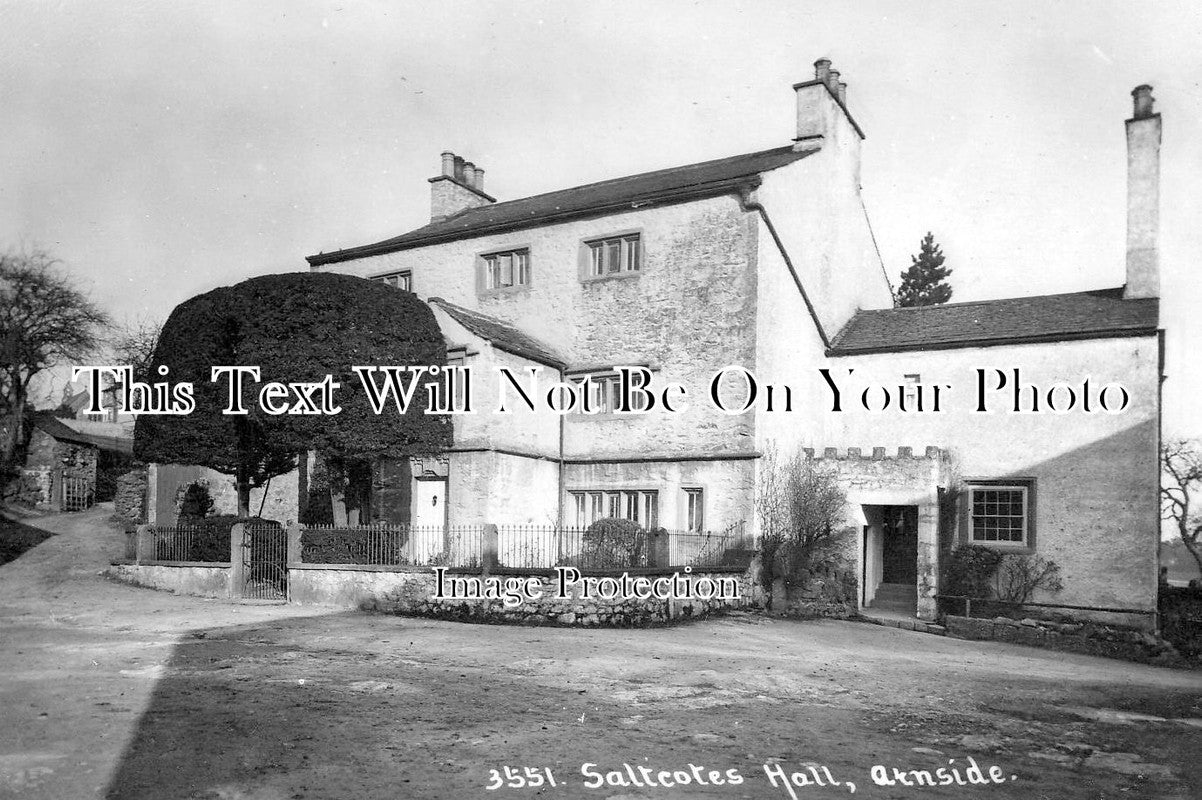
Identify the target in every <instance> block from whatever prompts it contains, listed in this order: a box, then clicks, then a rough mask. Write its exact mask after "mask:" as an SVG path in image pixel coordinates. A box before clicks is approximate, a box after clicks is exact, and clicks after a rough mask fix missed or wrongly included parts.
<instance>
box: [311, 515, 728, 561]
mask: <svg viewBox="0 0 1202 800" xmlns="http://www.w3.org/2000/svg"><path fill="white" fill-rule="evenodd" d="M492 527H493V526H485V525H458V526H433V527H429V526H414V525H391V524H389V525H367V526H334V525H310V526H305V527H304V528H303V529H302V531H301V561H302V562H304V563H306V564H375V565H383V566H448V567H462V568H476V567H480V566H483V565H484V564H485V563H488V564H489V565H490V566H497V567H506V568H511V569H550V568H552V567H556V566H572V567H576V568H578V569H584V570H611V569H632V568H664V567H685V566H693V567H699V566H703V567H717V566H731V567H746V566H747V564H748V563H749V561H750V558H751V551H750V550H749V549H748V545H747V543H746V540H745V538H744V533H745V530H744V528H745V526H744V525H743V524H742V523H738V524H736V525H732V526H730V527H729V528H727V529H725V530H723V531H710V532H700V531H670V530H665V529H663V528H658V529H655V530H651V531H646V530H643V529H641V528H633V529H627V528H622V527H610V528H605V527H604V526H596V525H594V526H590V527H588V528H574V527H560V526H555V525H500V526H496V528H495V537H496V538H495V541H494V540H492V538H491V537H492V536H493V533H492V530H491V529H492Z"/></svg>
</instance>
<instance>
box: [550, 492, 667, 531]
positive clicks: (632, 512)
mask: <svg viewBox="0 0 1202 800" xmlns="http://www.w3.org/2000/svg"><path fill="white" fill-rule="evenodd" d="M568 494H569V495H570V496H571V497H572V504H573V508H574V511H575V519H576V526H577V527H579V528H587V527H588V526H589V525H592V524H593V523H594V522H596V521H597V520H599V519H602V518H604V517H613V518H615V519H628V520H630V521H631V522H637V523H638V524H639V525H641V526H642V527H644V528H654V527H656V526H657V525H659V492H657V491H655V490H654V489H618V490H614V489H607V490H604V491H575V492H568Z"/></svg>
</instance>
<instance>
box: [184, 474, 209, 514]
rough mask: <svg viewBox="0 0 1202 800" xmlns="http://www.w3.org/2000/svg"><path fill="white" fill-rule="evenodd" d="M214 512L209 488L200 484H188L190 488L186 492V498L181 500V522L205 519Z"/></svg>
mask: <svg viewBox="0 0 1202 800" xmlns="http://www.w3.org/2000/svg"><path fill="white" fill-rule="evenodd" d="M212 510H213V497H212V495H210V494H209V487H208V486H205V485H204V484H203V483H199V482H198V483H190V484H188V488H187V489H185V490H184V496H183V498H182V499H181V500H180V506H179V519H180V520H181V521H183V520H199V519H204V518H206V517H208V516H209V512H211V511H212Z"/></svg>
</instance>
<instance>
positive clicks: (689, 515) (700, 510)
mask: <svg viewBox="0 0 1202 800" xmlns="http://www.w3.org/2000/svg"><path fill="white" fill-rule="evenodd" d="M684 502H685V524H686V525H687V526H688V530H690V531H693V532H695V533H700V532H702V531H704V530H705V492H704V491H703V490H701V489H685V490H684Z"/></svg>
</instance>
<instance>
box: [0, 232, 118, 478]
mask: <svg viewBox="0 0 1202 800" xmlns="http://www.w3.org/2000/svg"><path fill="white" fill-rule="evenodd" d="M109 324H110V322H109V317H108V315H107V314H106V313H104V311H102V310H101V309H100V308H99V307H98V306H96V305H94V304H93V303H92V301H91V300H90V299H88V297H87V295H85V294H84V293H83V292H81V291H80V290H79V289H77V288H76V286H75V281H73V280H72V279H71V278H70V277H69V276H68V275H67V274H66V273H65V272H64V271H63V269H62V265H61V263H60V262H59V261H58V259H56V258H54V257H53V256H52V255H51V254H50V253H49V252H48V251H46V250H43V249H41V248H36V247H35V248H27V249H22V250H10V251H8V252H6V253H3V254H0V376H2V377H0V419H3V420H4V421H5V423H6V424H5V429H6V430H5V435H4V436H3V437H2V440H0V464H11V463H12V462H13V460H14V458H15V455H16V452H17V447H18V445H19V444H20V441H21V438H22V433H23V420H24V416H25V410H26V406H27V405H28V391H29V384H30V382H31V381H32V380H33V378H34V377H35V376H36V375H37V374H38V373H40V372H42V371H44V370H46V369H49V368H50V367H53V366H56V365H59V364H65V363H69V362H71V361H76V360H82V359H84V358H86V357H88V356H89V355H91V354H92V353H93V352H94V351H95V349H96V347H97V345H98V344H99V337H100V334H101V332H102V331H103V330H104V329H105V328H106V327H107V326H108V325H109Z"/></svg>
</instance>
